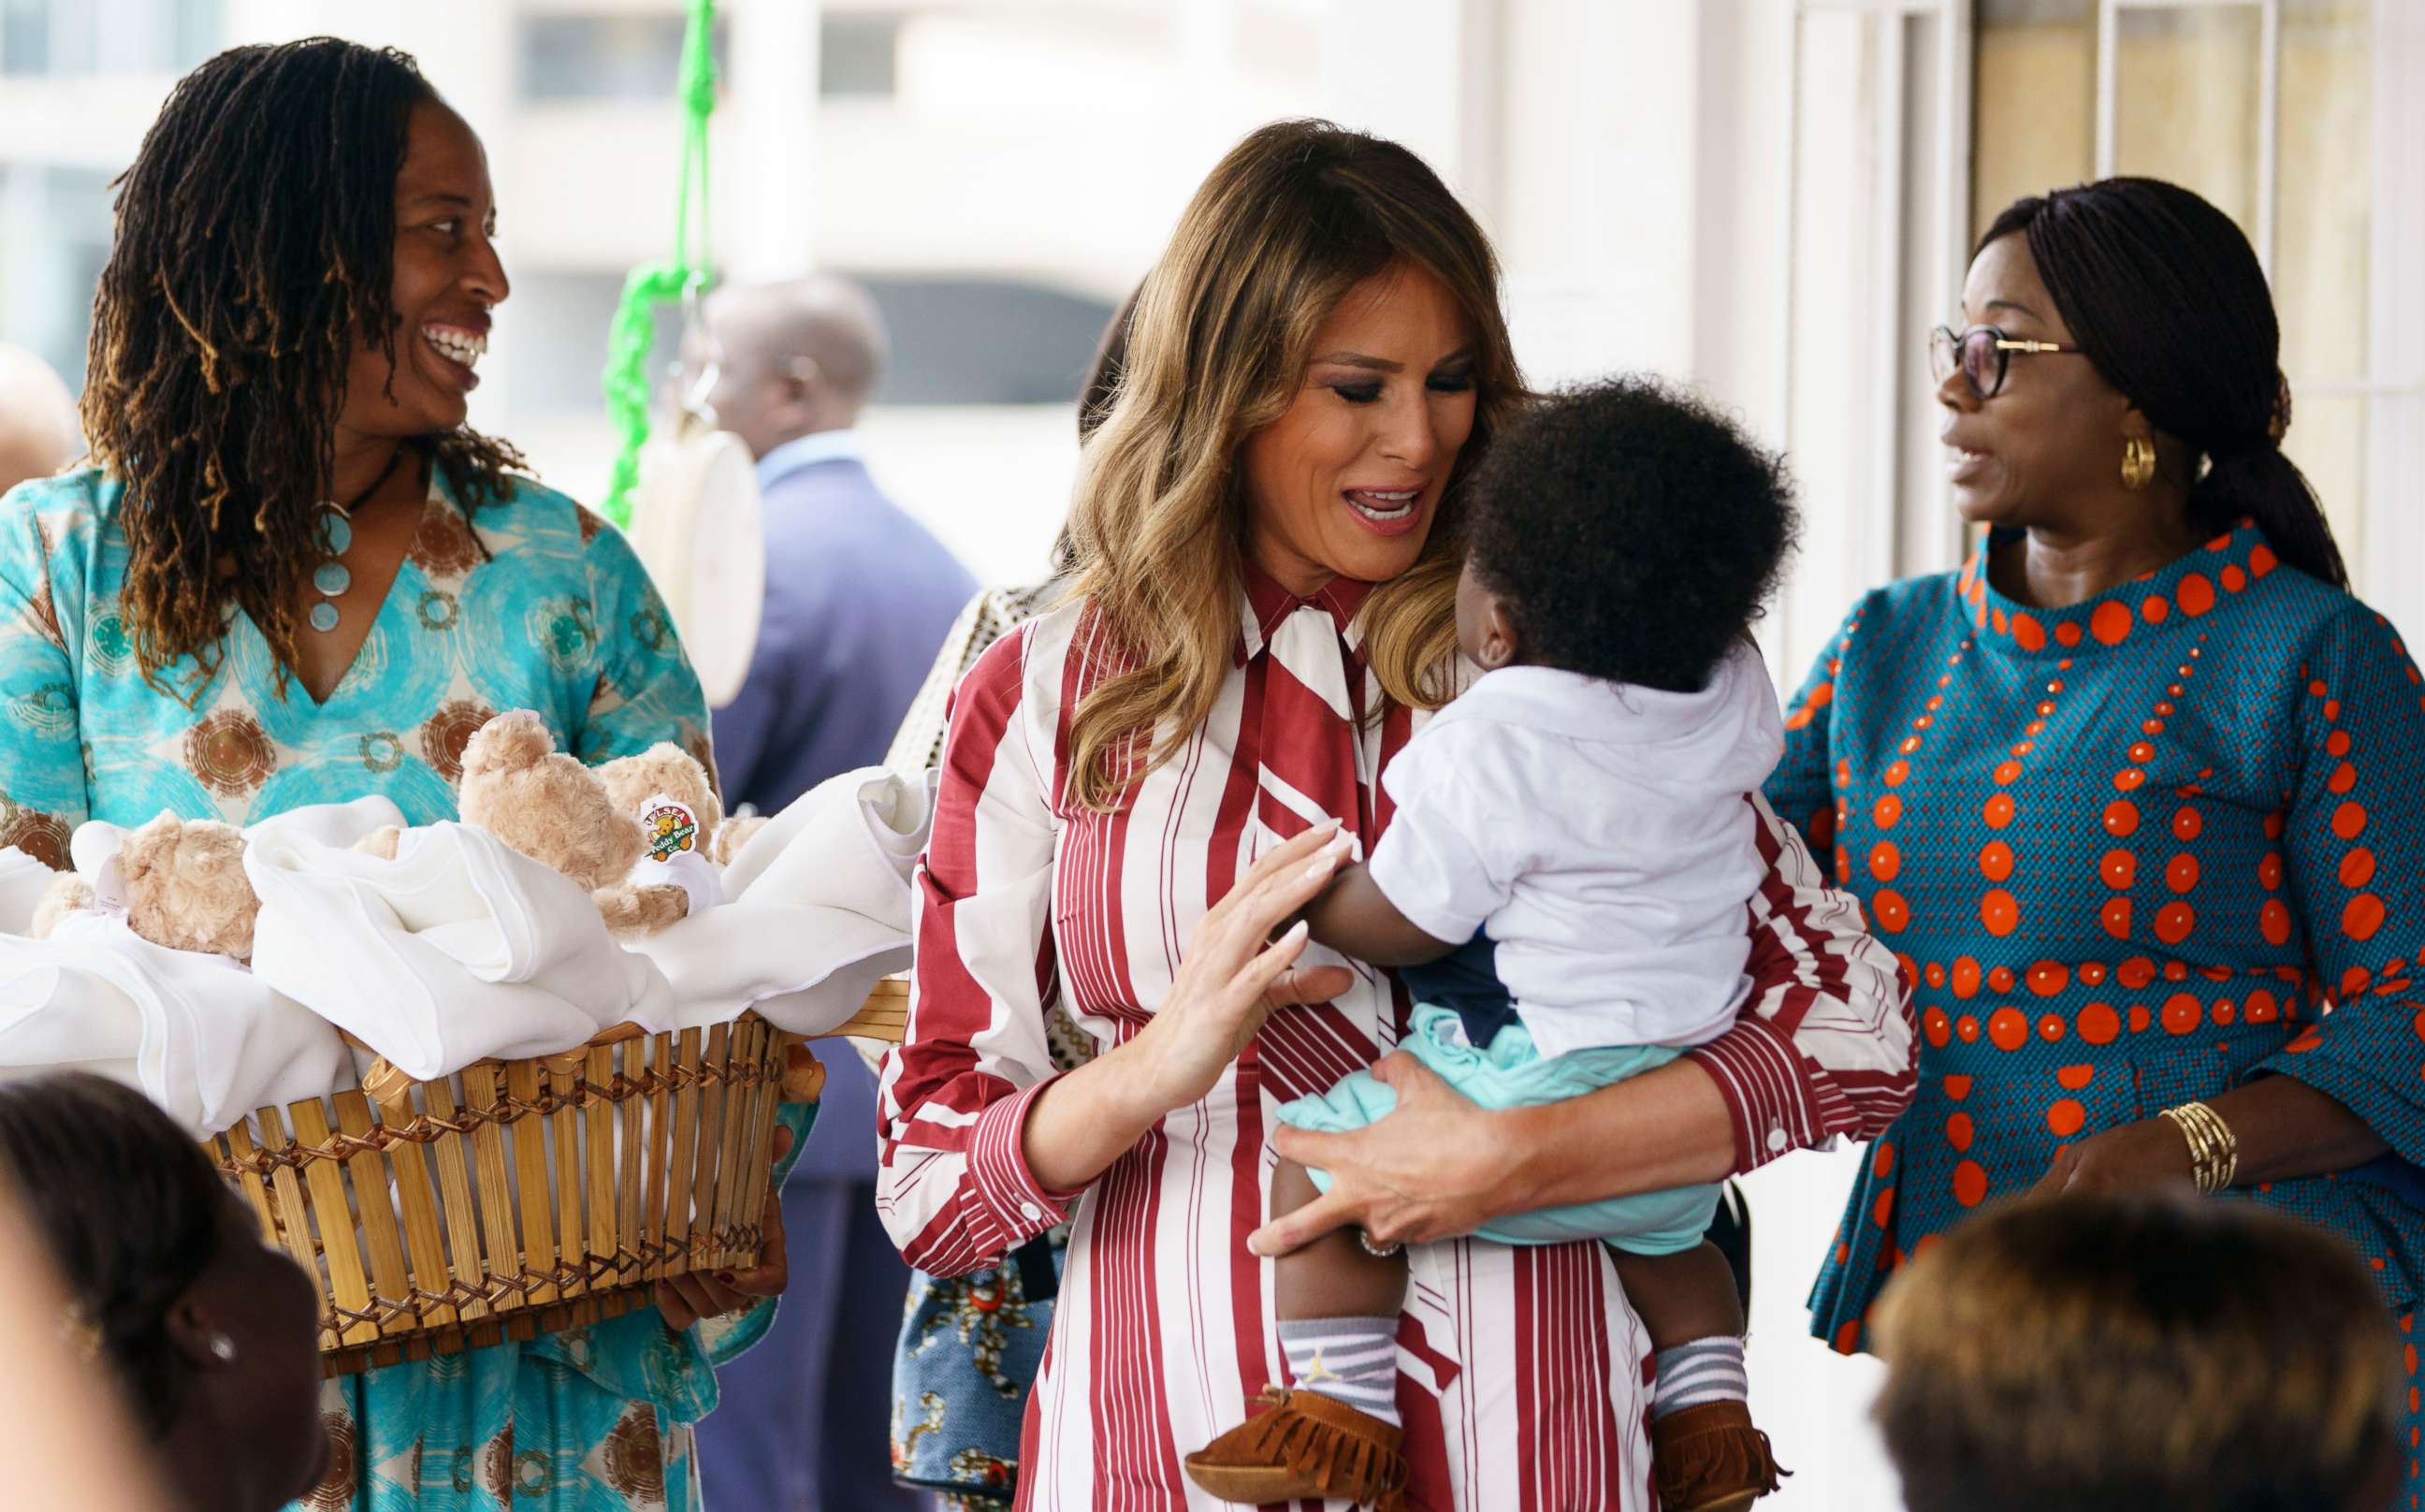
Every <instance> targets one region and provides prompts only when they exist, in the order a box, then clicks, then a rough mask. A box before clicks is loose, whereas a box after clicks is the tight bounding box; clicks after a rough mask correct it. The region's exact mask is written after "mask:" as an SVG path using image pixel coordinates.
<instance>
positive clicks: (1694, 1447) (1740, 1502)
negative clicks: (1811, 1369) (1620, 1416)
mask: <svg viewBox="0 0 2425 1512" xmlns="http://www.w3.org/2000/svg"><path fill="white" fill-rule="evenodd" d="M1650 1465H1651V1470H1652V1472H1653V1473H1654V1474H1655V1475H1656V1476H1657V1477H1658V1480H1659V1504H1660V1505H1661V1506H1662V1507H1666V1508H1669V1509H1670V1512H1743V1509H1744V1508H1746V1507H1748V1506H1750V1505H1751V1504H1752V1503H1753V1502H1755V1501H1757V1500H1759V1498H1760V1497H1763V1496H1766V1495H1767V1494H1768V1493H1769V1492H1771V1491H1773V1490H1775V1489H1776V1484H1777V1477H1778V1476H1780V1475H1790V1474H1791V1473H1792V1472H1791V1471H1787V1470H1779V1469H1778V1468H1777V1465H1776V1456H1775V1455H1774V1454H1771V1453H1770V1452H1769V1447H1768V1435H1766V1434H1764V1433H1762V1432H1760V1431H1759V1429H1758V1428H1755V1427H1753V1426H1752V1424H1751V1409H1750V1408H1749V1407H1745V1406H1744V1405H1743V1404H1742V1403H1741V1402H1704V1403H1702V1404H1701V1405H1700V1406H1699V1407H1685V1408H1684V1409H1683V1410H1681V1411H1679V1412H1670V1413H1669V1414H1667V1415H1666V1416H1665V1417H1663V1418H1661V1419H1660V1420H1659V1421H1658V1422H1656V1423H1654V1424H1651V1425H1650Z"/></svg>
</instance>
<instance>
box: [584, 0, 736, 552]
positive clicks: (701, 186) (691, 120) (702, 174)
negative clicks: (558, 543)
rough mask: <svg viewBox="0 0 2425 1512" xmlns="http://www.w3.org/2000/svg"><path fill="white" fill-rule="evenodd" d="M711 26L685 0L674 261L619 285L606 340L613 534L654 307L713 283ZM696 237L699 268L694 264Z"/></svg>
mask: <svg viewBox="0 0 2425 1512" xmlns="http://www.w3.org/2000/svg"><path fill="white" fill-rule="evenodd" d="M714 32H715V0H690V23H689V25H688V26H687V28H686V29H685V30H684V31H683V52H682V81H681V84H680V86H679V88H680V90H681V94H682V105H683V157H682V187H681V199H680V200H679V201H676V204H675V207H674V255H673V258H672V260H671V261H670V262H664V263H644V264H642V265H639V266H637V267H635V268H634V269H632V271H631V274H630V275H629V276H628V277H626V278H625V279H624V281H623V298H622V301H621V302H620V303H619V304H618V305H617V306H616V307H615V321H614V324H613V325H612V326H610V327H609V328H608V329H607V334H606V372H605V376H604V378H603V380H602V381H603V386H604V388H605V391H606V415H607V418H608V420H610V421H611V422H612V423H613V424H614V426H615V429H616V431H617V432H618V434H619V435H620V436H621V438H622V445H621V449H620V450H618V452H617V453H616V457H615V472H614V475H613V476H612V477H611V478H610V479H609V480H608V482H607V485H606V499H605V502H604V504H603V505H602V506H601V510H602V513H604V515H605V516H606V518H607V519H608V520H610V521H613V522H614V523H615V526H616V528H617V529H618V530H620V529H627V528H629V527H630V525H631V523H632V487H633V485H634V483H636V482H637V481H638V479H639V475H640V448H641V447H642V446H643V445H645V444H647V442H648V440H649V391H650V382H649V371H648V369H649V349H650V346H652V345H654V343H655V340H656V308H657V306H659V305H661V304H671V303H674V302H675V301H678V300H683V299H691V298H698V297H699V294H701V293H702V292H704V290H705V289H706V287H707V284H708V282H709V280H710V278H711V274H710V273H709V270H708V267H707V265H706V264H705V262H704V261H703V259H704V256H705V253H704V249H705V247H706V245H707V233H708V224H707V118H708V117H709V116H711V115H713V114H714V113H715V51H714V49H713V48H711V47H710V46H709V40H710V39H711V38H712V37H713V35H714ZM694 232H696V234H697V241H698V245H699V248H700V249H702V250H701V252H700V257H701V259H702V260H701V261H698V262H694V261H693V260H692V250H691V249H692V243H693V233H694Z"/></svg>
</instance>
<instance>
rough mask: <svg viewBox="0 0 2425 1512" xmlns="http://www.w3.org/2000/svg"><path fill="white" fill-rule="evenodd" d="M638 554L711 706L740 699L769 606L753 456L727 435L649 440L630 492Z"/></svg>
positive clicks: (687, 433)
mask: <svg viewBox="0 0 2425 1512" xmlns="http://www.w3.org/2000/svg"><path fill="white" fill-rule="evenodd" d="M630 537H631V541H632V549H633V550H634V552H636V553H638V554H639V557H640V562H641V565H643V566H645V567H646V568H647V569H648V570H649V576H650V578H652V579H653V580H654V581H655V583H656V585H657V592H658V594H659V595H660V596H661V597H663V598H664V599H665V601H666V609H667V610H669V611H670V612H671V613H672V615H673V619H674V628H675V629H676V630H677V631H679V632H680V633H681V635H682V639H683V650H685V651H688V652H689V653H690V661H691V666H692V667H693V668H696V669H697V670H698V672H699V685H700V686H701V687H702V688H703V689H705V691H706V693H707V701H708V704H709V706H710V707H711V708H722V707H723V706H724V705H725V704H728V703H730V702H731V701H732V700H733V698H734V696H735V695H737V694H739V693H740V691H741V684H742V681H743V680H744V679H745V678H747V676H748V675H749V661H750V658H751V656H752V655H754V654H755V653H756V651H757V649H758V621H759V617H760V615H761V614H762V613H763V610H764V608H765V603H766V536H765V532H764V528H763V525H762V523H761V522H760V519H759V499H758V474H757V469H756V467H755V466H754V465H753V464H752V462H751V460H750V457H749V448H748V447H747V445H746V444H744V443H743V442H742V440H741V438H740V437H738V436H735V435H732V434H731V433H730V432H728V431H721V430H707V429H705V428H702V427H699V426H688V427H684V428H683V431H682V433H680V434H678V435H668V434H666V432H664V431H660V432H658V434H657V435H655V436H652V437H651V438H650V441H649V443H648V445H647V446H645V447H643V448H642V449H641V452H640V477H639V482H638V485H637V486H636V487H634V489H633V491H632V528H631V532H630Z"/></svg>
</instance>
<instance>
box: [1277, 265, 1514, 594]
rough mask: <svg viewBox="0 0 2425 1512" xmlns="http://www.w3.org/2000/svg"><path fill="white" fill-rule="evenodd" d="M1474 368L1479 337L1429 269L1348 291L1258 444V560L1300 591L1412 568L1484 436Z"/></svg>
mask: <svg viewBox="0 0 2425 1512" xmlns="http://www.w3.org/2000/svg"><path fill="white" fill-rule="evenodd" d="M1474 363H1475V356H1474V340H1473V332H1472V331H1471V330H1469V328H1468V326H1467V323H1466V320H1465V317H1464V315H1463V314H1462V313H1461V312H1460V311H1459V310H1458V309H1457V307H1456V303H1455V300H1454V298H1453V297H1452V296H1451V295H1450V293H1449V291H1448V289H1447V287H1446V286H1445V285H1444V284H1442V283H1441V282H1440V281H1439V280H1438V279H1437V278H1436V277H1434V276H1433V275H1432V274H1430V273H1429V272H1427V271H1425V270H1423V269H1421V268H1420V267H1413V266H1403V265H1402V266H1398V267H1392V268H1389V269H1386V270H1384V271H1383V272H1381V273H1379V274H1376V275H1374V276H1373V277H1372V278H1370V279H1367V280H1365V281H1363V282H1361V283H1359V284H1357V285H1356V287H1354V288H1353V289H1351V290H1349V291H1348V293H1347V296H1346V298H1342V299H1341V300H1340V301H1339V307H1338V308H1337V309H1336V310H1333V311H1332V312H1331V314H1330V318H1329V319H1327V320H1325V321H1324V322H1323V324H1322V328H1321V330H1320V331H1319V333H1318V334H1317V335H1316V336H1315V338H1314V343H1313V358H1312V361H1311V362H1309V363H1308V364H1307V366H1306V371H1305V377H1304V381H1303V383H1302V385H1301V386H1300V387H1299V388H1298V390H1297V392H1296V396H1295V398H1294V399H1293V400H1292V401H1291V402H1290V405H1289V407H1288V409H1287V410H1286V411H1285V412H1283V413H1282V414H1281V415H1280V417H1279V418H1278V419H1277V420H1275V421H1273V422H1272V423H1271V424H1270V425H1268V426H1264V427H1263V428H1262V429H1261V430H1259V431H1257V432H1256V433H1255V434H1254V435H1253V436H1251V437H1249V438H1248V439H1247V442H1246V445H1245V484H1246V491H1247V513H1246V548H1247V552H1248V554H1249V555H1251V556H1252V557H1253V559H1254V561H1255V563H1256V564H1257V565H1258V566H1260V567H1261V568H1262V569H1263V571H1267V572H1269V573H1271V574H1272V576H1273V577H1275V578H1277V579H1278V580H1279V582H1280V583H1281V584H1282V585H1283V586H1285V587H1287V588H1288V589H1289V590H1290V591H1292V592H1293V593H1298V594H1308V593H1311V592H1313V591H1314V590H1315V589H1317V588H1319V587H1322V585H1323V584H1324V583H1325V582H1328V581H1329V580H1330V579H1331V578H1333V577H1347V578H1355V579H1357V580H1360V581H1363V582H1367V583H1382V582H1387V581H1389V579H1390V578H1393V577H1396V576H1397V575H1398V574H1399V573H1401V572H1404V571H1406V569H1408V568H1409V567H1412V566H1413V565H1414V563H1415V559H1416V558H1417V557H1418V556H1419V555H1421V553H1422V549H1423V542H1424V540H1425V539H1428V538H1429V536H1430V534H1431V529H1432V523H1433V521H1434V519H1435V518H1436V517H1437V514H1438V511H1439V501H1440V495H1441V493H1442V491H1445V490H1446V488H1447V487H1448V480H1449V474H1450V472H1451V471H1452V470H1453V468H1454V467H1455V465H1456V458H1457V454H1458V453H1459V452H1460V451H1462V450H1463V449H1464V447H1465V442H1466V438H1467V437H1468V436H1469V435H1471V434H1472V433H1473V416H1474V402H1475V398H1474V377H1473V372H1474Z"/></svg>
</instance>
